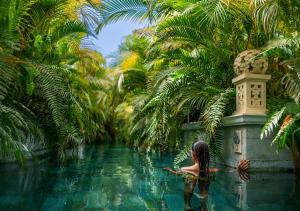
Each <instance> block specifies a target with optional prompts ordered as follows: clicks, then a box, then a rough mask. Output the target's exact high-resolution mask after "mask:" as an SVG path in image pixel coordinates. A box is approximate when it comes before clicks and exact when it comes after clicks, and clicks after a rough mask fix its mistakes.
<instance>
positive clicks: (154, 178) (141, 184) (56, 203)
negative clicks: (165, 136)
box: [0, 145, 300, 211]
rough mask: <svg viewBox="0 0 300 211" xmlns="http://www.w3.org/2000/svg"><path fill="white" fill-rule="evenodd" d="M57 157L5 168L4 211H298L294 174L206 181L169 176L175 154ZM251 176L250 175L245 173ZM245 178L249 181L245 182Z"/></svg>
mask: <svg viewBox="0 0 300 211" xmlns="http://www.w3.org/2000/svg"><path fill="white" fill-rule="evenodd" d="M76 153H77V155H78V156H77V157H78V158H77V159H74V157H73V158H72V159H70V160H68V161H67V162H65V163H64V164H60V163H59V162H57V161H56V160H55V159H51V160H47V161H44V162H43V163H41V164H34V165H31V166H29V167H28V168H24V169H18V168H14V167H13V166H11V165H9V166H6V167H3V166H1V167H0V190H1V191H0V210H135V211H138V210H174V211H175V210H176V211H177V210H185V209H192V210H222V211H223V210H297V208H298V207H299V205H300V204H299V200H298V199H299V196H300V193H299V190H300V187H299V186H297V185H296V184H295V183H294V179H293V175H292V174H271V173H269V174H262V173H260V174H251V175H250V176H251V177H250V179H247V177H244V178H243V177H240V176H239V175H238V174H237V172H236V171H232V172H226V171H220V172H218V173H215V174H211V175H210V180H209V182H208V181H206V180H203V181H197V180H186V179H185V178H182V177H179V176H176V175H173V174H168V173H166V172H164V171H163V170H162V168H163V167H166V166H171V165H172V163H173V157H174V156H173V155H170V154H160V153H149V154H146V153H144V152H139V151H136V150H133V149H129V148H126V147H124V146H123V145H120V146H113V147H111V146H109V145H101V146H88V147H86V148H85V149H81V150H79V151H78V152H76ZM244 176H245V175H244ZM246 176H247V175H246ZM243 179H244V180H243Z"/></svg>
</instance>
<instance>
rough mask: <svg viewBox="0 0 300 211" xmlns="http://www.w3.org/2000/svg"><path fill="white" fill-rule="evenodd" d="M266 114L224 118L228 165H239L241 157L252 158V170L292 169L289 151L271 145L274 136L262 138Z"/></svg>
mask: <svg viewBox="0 0 300 211" xmlns="http://www.w3.org/2000/svg"><path fill="white" fill-rule="evenodd" d="M265 121H266V116H262V115H237V116H229V117H225V118H223V133H224V143H223V155H224V162H225V164H226V165H228V166H231V167H236V165H237V163H238V161H239V160H241V159H247V160H250V171H253V170H254V171H268V170H272V171H274V170H278V171H279V170H288V169H292V168H293V162H292V160H291V155H290V152H289V151H287V150H280V151H278V152H277V149H276V146H271V141H272V139H264V140H260V131H261V129H262V127H263V125H264V124H265Z"/></svg>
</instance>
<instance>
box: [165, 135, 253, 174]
mask: <svg viewBox="0 0 300 211" xmlns="http://www.w3.org/2000/svg"><path fill="white" fill-rule="evenodd" d="M191 156H192V157H191V159H192V160H193V162H194V165H191V166H185V167H182V168H181V169H180V171H175V170H173V169H171V168H164V170H166V171H169V172H171V173H173V174H182V173H187V174H191V175H193V176H196V177H203V176H205V175H208V174H209V173H210V172H217V171H218V169H217V168H209V158H210V157H209V149H208V144H207V143H206V142H204V141H202V140H199V141H197V142H194V143H193V144H192V150H191ZM248 168H249V161H248V160H240V161H239V163H238V165H237V170H238V171H239V172H242V171H246V170H247V169H248Z"/></svg>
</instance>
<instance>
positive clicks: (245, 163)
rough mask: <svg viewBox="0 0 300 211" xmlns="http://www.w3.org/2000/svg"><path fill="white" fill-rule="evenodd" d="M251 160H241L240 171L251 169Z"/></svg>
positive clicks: (238, 167)
mask: <svg viewBox="0 0 300 211" xmlns="http://www.w3.org/2000/svg"><path fill="white" fill-rule="evenodd" d="M249 165H250V161H249V160H240V161H239V163H238V165H237V170H238V172H241V171H247V170H248V169H249Z"/></svg>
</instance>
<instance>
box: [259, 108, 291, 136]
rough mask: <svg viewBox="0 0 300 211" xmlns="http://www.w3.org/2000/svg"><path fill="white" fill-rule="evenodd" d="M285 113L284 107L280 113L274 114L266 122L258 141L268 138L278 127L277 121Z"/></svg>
mask: <svg viewBox="0 0 300 211" xmlns="http://www.w3.org/2000/svg"><path fill="white" fill-rule="evenodd" d="M285 112H286V107H283V108H282V109H281V110H280V111H277V112H275V113H274V114H273V115H272V116H271V117H270V118H269V119H268V121H267V122H266V124H265V125H264V127H263V129H262V130H261V133H260V139H263V138H265V137H268V136H270V135H271V134H272V133H273V132H274V130H275V129H276V128H277V127H278V126H279V121H280V120H281V118H282V116H283V115H284V113H285Z"/></svg>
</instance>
